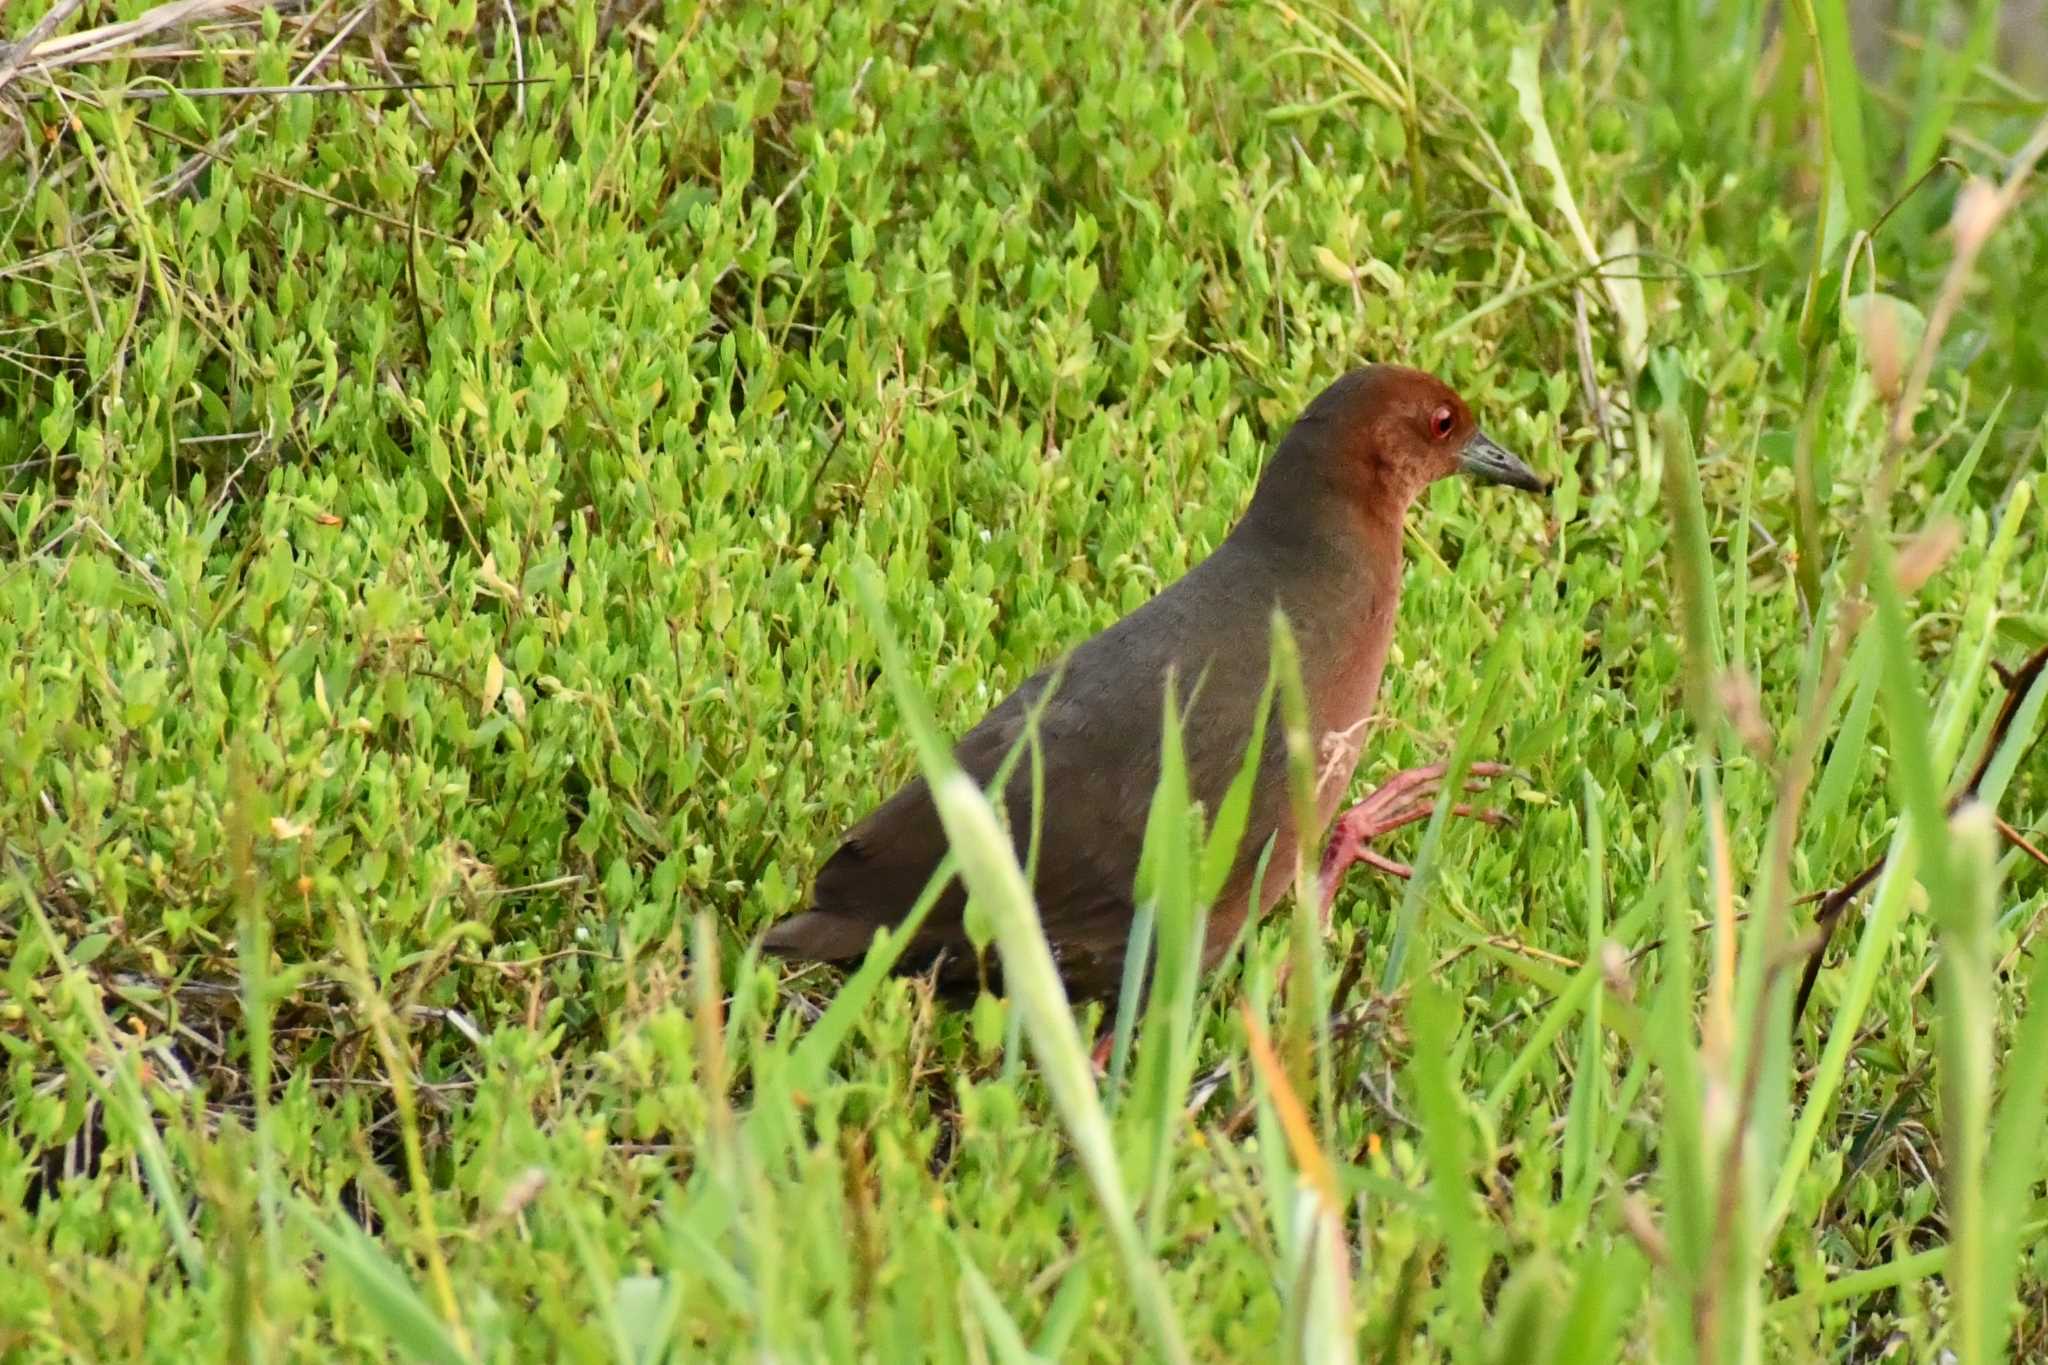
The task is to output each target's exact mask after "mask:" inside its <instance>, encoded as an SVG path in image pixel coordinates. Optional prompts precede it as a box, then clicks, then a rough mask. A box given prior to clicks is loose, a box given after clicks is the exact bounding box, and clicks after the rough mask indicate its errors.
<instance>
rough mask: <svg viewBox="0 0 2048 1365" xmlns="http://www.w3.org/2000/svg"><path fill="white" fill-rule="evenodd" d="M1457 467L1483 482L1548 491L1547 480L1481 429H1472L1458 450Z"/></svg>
mask: <svg viewBox="0 0 2048 1365" xmlns="http://www.w3.org/2000/svg"><path fill="white" fill-rule="evenodd" d="M1458 468H1459V469H1461V470H1463V471H1464V472H1465V473H1467V474H1470V475H1471V476H1472V477H1473V478H1475V479H1479V480H1482V481H1484V482H1486V483H1504V484H1506V485H1507V486H1508V487H1510V488H1519V489H1522V490H1523V491H1524V492H1528V493H1548V492H1549V491H1550V480H1548V479H1546V478H1544V477H1543V476H1542V475H1540V474H1538V473H1537V472H1536V471H1535V470H1533V469H1531V468H1529V466H1527V465H1525V464H1523V463H1522V462H1521V461H1520V460H1519V459H1517V458H1515V456H1513V455H1510V454H1509V453H1508V452H1507V451H1506V450H1504V449H1503V448H1502V447H1501V446H1500V445H1499V444H1498V443H1497V442H1495V440H1494V439H1493V438H1492V437H1491V436H1488V435H1487V434H1486V433H1485V432H1483V431H1475V432H1473V433H1472V439H1471V440H1469V441H1467V442H1465V448H1464V450H1462V451H1460V452H1459V454H1458Z"/></svg>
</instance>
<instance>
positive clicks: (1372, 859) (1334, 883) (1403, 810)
mask: <svg viewBox="0 0 2048 1365" xmlns="http://www.w3.org/2000/svg"><path fill="white" fill-rule="evenodd" d="M1444 768H1445V765H1444V764H1441V763H1432V764H1430V765H1429V766H1428V767H1426V768H1410V769H1408V770H1407V771H1406V772H1401V773H1396V774H1394V776H1392V777H1390V778H1388V779H1387V780H1386V782H1385V783H1383V784H1382V785H1381V786H1380V788H1379V789H1378V790H1377V791H1375V792H1374V793H1373V794H1372V795H1371V796H1368V797H1366V798H1365V800H1363V801H1361V802H1359V803H1358V804H1357V805H1355V806H1353V807H1352V808H1351V809H1350V810H1348V811H1345V812H1344V813H1343V814H1342V815H1340V816H1338V817H1337V823H1336V824H1335V826H1333V827H1332V828H1331V830H1330V840H1329V843H1328V844H1327V845H1326V846H1325V847H1324V849H1323V865H1322V873H1321V875H1320V876H1319V877H1318V878H1317V881H1318V890H1319V891H1320V893H1321V894H1320V897H1319V899H1320V901H1321V904H1320V905H1319V907H1318V913H1319V914H1320V915H1321V918H1322V921H1323V923H1324V925H1326V926H1327V925H1328V924H1329V922H1330V906H1331V904H1332V902H1334V901H1335V900H1336V899H1337V888H1338V887H1339V886H1340V885H1342V884H1343V881H1344V874H1345V873H1346V872H1347V871H1349V870H1350V867H1351V865H1352V864H1353V863H1365V864H1366V865H1368V866H1370V867H1376V868H1378V869H1379V870H1380V871H1382V872H1387V873H1391V874H1392V875H1394V876H1396V877H1410V876H1413V875H1414V873H1415V869H1414V868H1412V867H1409V866H1408V865H1407V864H1406V863H1398V862H1395V861H1394V860H1393V859H1392V858H1389V857H1387V856H1385V855H1384V854H1382V853H1379V852H1377V851H1375V850H1374V849H1373V848H1372V847H1371V846H1370V845H1371V844H1372V841H1373V840H1375V839H1378V838H1380V837H1381V836H1383V835H1386V834H1391V833H1392V832H1393V831H1395V830H1397V829H1400V828H1401V827H1402V826H1404V825H1412V824H1414V823H1415V822H1416V821H1418V820H1426V819H1428V818H1429V813H1430V810H1431V808H1432V807H1433V806H1434V804H1435V801H1436V794H1437V791H1438V790H1439V789H1440V788H1441V787H1442V786H1443V780H1444ZM1508 771H1509V769H1508V768H1507V766H1506V765H1505V764H1501V763H1474V764H1473V765H1472V766H1471V767H1470V768H1468V769H1467V770H1466V781H1465V790H1467V791H1471V792H1476V791H1482V790H1484V789H1485V786H1486V784H1487V782H1488V781H1489V780H1491V779H1493V778H1496V777H1500V776H1503V775H1504V774H1506V773H1507V772H1508ZM1451 814H1453V815H1463V816H1467V817H1469V818H1471V819H1474V820H1484V821H1485V822H1486V823H1487V824H1489V825H1498V824H1501V823H1503V822H1504V821H1505V820H1506V819H1507V815H1506V813H1505V812H1502V811H1498V810H1492V809H1488V808H1485V807H1479V806H1471V805H1467V804H1465V803H1463V802H1460V803H1459V804H1457V805H1455V806H1453V807H1451Z"/></svg>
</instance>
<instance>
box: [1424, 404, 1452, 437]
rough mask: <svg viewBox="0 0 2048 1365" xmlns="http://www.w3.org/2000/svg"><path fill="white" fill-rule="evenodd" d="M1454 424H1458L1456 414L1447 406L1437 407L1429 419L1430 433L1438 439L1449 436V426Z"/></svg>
mask: <svg viewBox="0 0 2048 1365" xmlns="http://www.w3.org/2000/svg"><path fill="white" fill-rule="evenodd" d="M1456 425H1458V419H1457V416H1456V414H1454V413H1453V412H1452V411H1451V410H1450V409H1449V408H1438V409H1437V410H1436V414H1435V415H1434V416H1432V417H1431V418H1430V419H1429V431H1430V434H1431V435H1432V436H1434V437H1436V438H1437V439H1438V440H1439V441H1441V440H1443V439H1444V438H1445V437H1447V436H1449V435H1450V434H1451V428H1452V427H1455V426H1456Z"/></svg>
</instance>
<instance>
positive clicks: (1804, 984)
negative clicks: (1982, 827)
mask: <svg viewBox="0 0 2048 1365" xmlns="http://www.w3.org/2000/svg"><path fill="white" fill-rule="evenodd" d="M2044 670H2048V646H2043V647H2042V648H2040V649H2038V650H2036V651H2034V654H2033V656H2032V657H2031V658H2029V659H2028V660H2027V661H2026V662H2025V663H2023V664H2021V665H2020V666H2019V667H2018V668H2016V669H2014V670H2013V671H2012V672H2010V673H2006V672H2004V671H2003V670H2001V671H2000V676H2001V677H2002V678H2003V679H2004V680H2005V702H2004V704H2003V705H2001V706H2000V707H1999V708H1998V718H1997V719H1996V720H1994V721H1993V722H1992V724H1991V733H1990V734H1989V735H1988V736H1986V737H1985V740H1984V748H1983V750H1982V752H1980V753H1979V754H1978V756H1977V764H1976V766H1975V767H1974V768H1972V769H1971V770H1970V776H1969V778H1968V780H1966V781H1965V782H1964V783H1963V786H1962V789H1961V790H1960V791H1958V792H1957V793H1956V794H1955V795H1954V796H1953V797H1951V798H1950V799H1949V803H1948V813H1949V814H1950V815H1954V814H1955V813H1956V811H1957V810H1959V809H1960V808H1961V807H1962V806H1963V804H1964V803H1965V802H1969V801H1974V800H1976V799H1977V792H1978V789H1979V788H1980V787H1981V786H1983V784H1984V775H1985V774H1986V773H1987V772H1989V771H1990V770H1991V761H1992V759H1994V758H1996V757H1997V756H1998V751H1999V749H2000V748H2001V747H2003V746H2004V744H2005V740H2006V736H2007V735H2008V734H2009V733H2010V732H2011V730H2012V726H2013V722H2014V721H2015V720H2016V719H2017V718H2018V716H2019V711H2020V707H2021V706H2022V705H2023V704H2024V703H2025V702H2026V699H2027V694H2028V693H2029V692H2031V691H2033V689H2034V684H2035V683H2036V682H2037V681H2039V679H2040V677H2041V674H2042V672H2043V671H2044ZM1992 818H1993V821H1994V822H1995V824H1996V825H1997V828H1998V830H1999V832H2000V833H2001V834H2003V835H2005V837H2006V838H2008V839H2010V840H2011V841H2012V842H2013V843H2014V844H2016V845H2017V846H2019V847H2020V848H2021V849H2023V850H2025V851H2026V852H2027V853H2028V854H2029V855H2031V856H2032V857H2033V858H2034V859H2035V860H2037V861H2039V862H2042V863H2043V864H2044V865H2048V858H2043V857H2042V855H2041V852H2040V850H2038V849H2036V848H2035V847H2034V846H2033V845H2032V844H2030V843H2028V842H2027V841H2026V839H2025V838H2024V837H2022V836H2021V835H2020V833H2019V831H2017V830H2015V829H2014V828H2013V827H2012V826H2011V825H2009V824H2007V823H2006V822H2005V821H2004V820H2001V819H1998V818H1997V816H1996V814H1995V813H1994V815H1993V817H1992ZM1889 856H1890V855H1889V854H1888V853H1883V854H1879V855H1878V857H1877V860H1876V861H1875V862H1873V863H1871V864H1870V865H1869V866H1868V867H1866V868H1864V869H1863V870H1862V871H1861V872H1858V873H1857V874H1856V875H1855V876H1853V877H1851V878H1850V879H1849V880H1848V881H1846V882H1844V883H1842V885H1840V886H1839V887H1837V888H1835V889H1834V890H1833V891H1830V892H1828V893H1826V894H1825V895H1824V896H1822V897H1821V898H1820V909H1819V910H1818V911H1816V912H1815V913H1814V929H1815V931H1816V933H1817V934H1818V936H1819V940H1820V941H1819V943H1818V944H1817V945H1816V946H1815V947H1814V950H1813V953H1812V955H1811V956H1809V957H1808V958H1807V959H1806V970H1805V971H1804V972H1803V973H1802V974H1801V975H1800V978H1799V994H1798V995H1797V996H1795V997H1793V1000H1792V1027H1793V1028H1794V1029H1795V1030H1796V1029H1797V1028H1798V1027H1799V1020H1800V1016H1801V1015H1803V1014H1804V1013H1805V1012H1806V1001H1807V998H1808V997H1809V996H1811V995H1812V994H1813V986H1814V982H1815V981H1816V980H1818V979H1819V977H1820V969H1821V964H1822V962H1823V961H1824V960H1825V959H1826V957H1827V951H1828V944H1829V943H1830V941H1832V940H1833V938H1834V933H1835V925H1836V923H1837V922H1838V921H1839V920H1840V919H1841V918H1842V912H1843V911H1844V910H1847V909H1848V908H1849V906H1850V905H1851V904H1852V903H1853V902H1854V901H1855V899H1856V898H1857V897H1858V896H1860V895H1862V894H1863V893H1864V892H1865V891H1866V890H1868V889H1869V887H1870V884H1871V883H1872V882H1874V881H1876V880H1877V878H1878V876H1879V874H1881V873H1882V872H1883V871H1884V869H1885V863H1886V860H1887V858H1888V857H1889ZM1807 899H1812V897H1808V898H1807ZM1823 1041H1825V1040H1824V1039H1823Z"/></svg>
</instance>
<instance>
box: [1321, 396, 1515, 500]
mask: <svg viewBox="0 0 2048 1365" xmlns="http://www.w3.org/2000/svg"><path fill="white" fill-rule="evenodd" d="M1298 438H1299V439H1304V440H1306V441H1309V442H1312V443H1313V445H1314V448H1315V452H1316V453H1315V458H1316V461H1317V463H1318V464H1319V465H1320V466H1321V467H1322V468H1321V472H1322V473H1323V475H1324V477H1326V478H1328V479H1330V480H1331V481H1333V482H1335V483H1336V484H1337V485H1338V486H1339V487H1340V488H1344V489H1346V490H1348V491H1351V492H1352V493H1354V494H1355V495H1356V496H1358V497H1359V498H1361V499H1364V500H1366V501H1367V502H1369V503H1371V504H1382V505H1391V507H1392V509H1393V510H1399V509H1400V508H1405V507H1406V506H1407V505H1408V504H1409V503H1410V502H1411V501H1413V500H1414V498H1415V496H1416V495H1417V494H1418V493H1420V492H1421V491H1422V490H1423V489H1424V488H1425V487H1427V486H1428V485H1430V484H1432V483H1434V482H1435V481H1436V480H1438V479H1442V478H1448V477H1449V476H1450V475H1452V474H1469V475H1471V476H1472V477H1473V478H1475V479H1479V480H1480V481H1482V482H1485V483H1503V484H1506V485H1508V486H1509V487H1510V488H1520V489H1523V490H1525V491H1527V492H1530V493H1548V492H1549V491H1550V484H1549V482H1548V481H1547V480H1545V479H1543V478H1542V477H1540V476H1539V475H1538V474H1537V473H1536V471H1535V470H1533V469H1531V468H1529V466H1528V465H1526V464H1524V463H1523V462H1522V461H1521V460H1520V459H1517V458H1516V457H1515V456H1514V455H1512V454H1510V453H1508V451H1507V450H1505V449H1503V448H1502V447H1501V446H1500V444H1499V443H1498V442H1496V441H1495V440H1494V439H1493V438H1492V437H1490V436H1488V435H1487V434H1486V433H1485V432H1483V431H1481V430H1480V429H1479V423H1478V422H1476V421H1475V420H1473V417H1472V410H1471V409H1470V408H1468V407H1466V406H1465V400H1464V399H1462V398H1460V397H1458V395H1457V394H1456V393H1455V392H1454V391H1453V390H1452V389H1451V387H1450V386H1449V385H1448V384H1445V383H1444V382H1443V381H1442V380H1440V379H1438V378H1437V377H1436V376H1435V375H1432V374H1426V373H1424V372H1423V371H1421V370H1411V369H1408V368H1407V367H1405V366H1401V365H1367V366H1365V367H1364V368H1362V369H1356V370H1353V371H1351V372H1350V373H1349V374H1346V375H1344V376H1343V377H1342V378H1340V379H1338V380H1337V381H1336V382H1334V383H1333V384H1331V385H1330V386H1329V387H1328V388H1326V389H1324V390H1323V391H1322V392H1321V393H1319V394H1317V395H1316V396H1315V398H1314V399H1313V400H1311V401H1310V403H1309V405H1308V407H1307V408H1306V409H1305V410H1304V411H1303V412H1302V414H1301V419H1300V421H1298V422H1297V423H1296V424H1295V430H1294V431H1293V432H1290V433H1289V437H1288V439H1289V441H1290V442H1291V441H1294V440H1296V439H1298Z"/></svg>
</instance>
